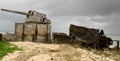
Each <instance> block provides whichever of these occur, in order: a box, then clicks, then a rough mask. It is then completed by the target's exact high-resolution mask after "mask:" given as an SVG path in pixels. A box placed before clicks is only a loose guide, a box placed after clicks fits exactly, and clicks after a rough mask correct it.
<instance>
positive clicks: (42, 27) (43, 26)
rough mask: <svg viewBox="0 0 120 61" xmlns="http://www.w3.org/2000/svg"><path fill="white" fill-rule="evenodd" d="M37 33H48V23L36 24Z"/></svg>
mask: <svg viewBox="0 0 120 61" xmlns="http://www.w3.org/2000/svg"><path fill="white" fill-rule="evenodd" d="M37 30H38V34H40V35H46V34H47V33H48V25H47V24H37Z"/></svg>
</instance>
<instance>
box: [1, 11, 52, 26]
mask: <svg viewBox="0 0 120 61" xmlns="http://www.w3.org/2000/svg"><path fill="white" fill-rule="evenodd" d="M1 11H6V12H11V13H16V14H21V15H26V22H35V23H48V24H50V23H51V22H50V20H48V19H47V18H46V14H43V13H39V12H36V11H34V10H30V11H28V13H26V12H20V11H15V10H8V9H1Z"/></svg>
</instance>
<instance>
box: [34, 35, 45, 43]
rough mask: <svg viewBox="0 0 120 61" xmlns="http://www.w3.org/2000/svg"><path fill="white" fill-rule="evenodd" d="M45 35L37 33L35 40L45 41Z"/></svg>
mask: <svg viewBox="0 0 120 61" xmlns="http://www.w3.org/2000/svg"><path fill="white" fill-rule="evenodd" d="M46 41H47V39H46V35H37V40H36V41H35V42H46Z"/></svg>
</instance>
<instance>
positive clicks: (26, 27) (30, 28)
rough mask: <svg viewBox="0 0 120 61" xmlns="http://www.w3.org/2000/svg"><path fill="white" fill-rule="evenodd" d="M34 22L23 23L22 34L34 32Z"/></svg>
mask: <svg viewBox="0 0 120 61" xmlns="http://www.w3.org/2000/svg"><path fill="white" fill-rule="evenodd" d="M35 30H36V23H25V24H24V34H25V35H28V34H35Z"/></svg>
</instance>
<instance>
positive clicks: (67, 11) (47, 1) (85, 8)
mask: <svg viewBox="0 0 120 61" xmlns="http://www.w3.org/2000/svg"><path fill="white" fill-rule="evenodd" d="M40 2H42V4H40ZM119 3H120V0H52V1H51V0H44V1H41V0H36V1H34V2H32V3H31V4H30V5H32V6H33V7H36V6H37V7H38V8H39V9H40V8H41V9H43V8H44V9H46V10H48V11H50V12H51V15H54V16H63V15H64V16H66V15H67V16H69V15H77V16H78V15H82V16H83V15H84V16H94V15H110V14H112V13H119V12H120V4H119Z"/></svg>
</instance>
